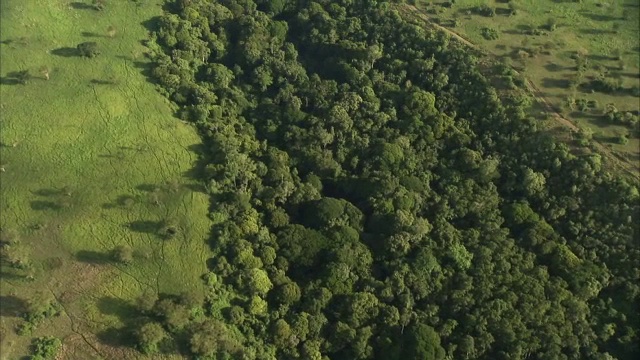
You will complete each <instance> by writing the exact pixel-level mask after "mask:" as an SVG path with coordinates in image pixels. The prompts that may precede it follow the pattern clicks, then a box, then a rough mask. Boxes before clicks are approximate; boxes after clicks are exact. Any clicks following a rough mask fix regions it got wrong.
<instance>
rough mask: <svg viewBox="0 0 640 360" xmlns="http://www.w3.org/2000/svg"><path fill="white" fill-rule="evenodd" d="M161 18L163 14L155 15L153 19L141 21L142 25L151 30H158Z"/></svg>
mask: <svg viewBox="0 0 640 360" xmlns="http://www.w3.org/2000/svg"><path fill="white" fill-rule="evenodd" d="M161 19H162V17H161V16H154V17H152V18H151V19H147V20H145V21H143V22H141V23H140V25H142V26H144V28H145V29H147V30H149V31H156V30H158V28H159V26H158V24H159V23H160V20H161Z"/></svg>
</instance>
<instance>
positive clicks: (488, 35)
mask: <svg viewBox="0 0 640 360" xmlns="http://www.w3.org/2000/svg"><path fill="white" fill-rule="evenodd" d="M480 34H481V35H482V37H483V38H485V39H487V40H496V39H498V37H500V34H499V33H498V31H497V30H496V29H492V28H488V27H485V28H482V29H481V30H480Z"/></svg>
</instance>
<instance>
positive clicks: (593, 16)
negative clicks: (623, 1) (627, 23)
mask: <svg viewBox="0 0 640 360" xmlns="http://www.w3.org/2000/svg"><path fill="white" fill-rule="evenodd" d="M580 15H582V16H584V17H587V18H589V19H591V20H593V21H603V22H610V21H618V20H624V18H621V17H619V16H611V15H605V14H598V13H593V12H589V11H580Z"/></svg>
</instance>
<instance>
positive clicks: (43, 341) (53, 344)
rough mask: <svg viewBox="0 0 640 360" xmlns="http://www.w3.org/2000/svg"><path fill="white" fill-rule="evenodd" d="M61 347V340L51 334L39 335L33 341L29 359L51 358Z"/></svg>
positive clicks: (48, 359)
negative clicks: (31, 353)
mask: <svg viewBox="0 0 640 360" xmlns="http://www.w3.org/2000/svg"><path fill="white" fill-rule="evenodd" d="M61 347H62V341H60V339H58V338H55V337H53V336H47V337H39V338H37V339H35V340H34V341H33V350H34V351H33V355H32V356H31V360H53V359H55V358H56V355H57V354H58V351H60V348H61Z"/></svg>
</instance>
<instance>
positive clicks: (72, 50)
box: [51, 47, 80, 57]
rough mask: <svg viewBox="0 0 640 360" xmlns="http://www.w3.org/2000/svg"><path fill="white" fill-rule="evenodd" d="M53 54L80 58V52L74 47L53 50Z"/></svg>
mask: <svg viewBox="0 0 640 360" xmlns="http://www.w3.org/2000/svg"><path fill="white" fill-rule="evenodd" d="M51 54H53V55H56V56H62V57H76V56H80V52H79V51H78V49H76V48H72V47H61V48H58V49H54V50H51Z"/></svg>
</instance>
